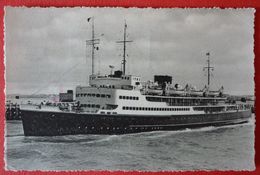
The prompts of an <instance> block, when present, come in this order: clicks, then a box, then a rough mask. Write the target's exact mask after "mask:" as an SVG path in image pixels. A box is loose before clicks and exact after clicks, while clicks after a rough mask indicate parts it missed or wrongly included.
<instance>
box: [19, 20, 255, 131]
mask: <svg viewBox="0 0 260 175" xmlns="http://www.w3.org/2000/svg"><path fill="white" fill-rule="evenodd" d="M91 20H92V38H91V40H87V41H86V43H87V45H90V46H91V48H92V49H91V52H92V54H91V55H92V74H91V75H90V76H89V85H87V86H77V87H76V89H75V99H74V100H73V102H66V103H65V102H64V103H62V102H61V103H59V104H54V105H48V106H47V105H42V104H41V105H36V106H34V107H28V106H27V107H25V106H21V118H22V124H23V130H24V135H25V136H58V135H75V134H130V133H138V132H150V131H166V130H167V131H169V130H180V129H186V128H200V127H206V126H223V125H234V124H241V123H246V122H248V121H249V119H250V118H251V108H250V105H248V104H247V103H242V104H241V103H240V104H236V103H234V102H231V101H229V100H228V95H227V94H224V88H223V87H221V88H220V89H219V90H216V91H212V90H211V89H210V72H211V71H212V69H213V67H212V66H211V65H210V53H207V54H206V56H207V57H208V58H207V66H206V67H204V69H205V71H207V75H208V81H207V85H206V86H205V87H204V88H203V89H201V90H197V89H196V88H194V87H193V86H192V85H189V84H187V85H186V86H185V87H184V88H182V86H181V85H179V84H177V83H175V84H174V83H173V81H172V77H171V76H168V75H155V76H154V80H153V81H151V80H149V81H147V82H144V81H141V77H140V76H136V75H131V74H126V57H127V54H126V44H127V43H128V42H132V41H129V40H127V35H126V33H127V32H126V30H127V24H126V23H125V24H124V35H123V40H122V41H118V43H121V44H122V45H123V60H122V62H121V64H122V69H121V70H118V71H113V68H114V67H113V66H109V67H110V68H111V73H110V74H109V75H102V74H100V73H97V74H96V73H95V71H94V68H95V66H94V55H95V51H96V50H97V48H98V47H97V44H99V39H97V38H96V37H95V32H94V18H92V19H91Z"/></svg>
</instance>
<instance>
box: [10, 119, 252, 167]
mask: <svg viewBox="0 0 260 175" xmlns="http://www.w3.org/2000/svg"><path fill="white" fill-rule="evenodd" d="M5 160H6V161H5V162H6V169H8V170H143V171H161V170H170V171H171V170H175V171H176V170H245V169H246V170H253V169H254V168H255V164H254V121H253V120H252V121H250V122H249V123H246V124H241V125H234V126H225V127H218V128H217V127H206V128H201V129H194V130H193V129H186V130H182V131H156V132H148V133H138V134H128V135H73V136H56V137H25V136H23V129H22V123H21V121H8V122H7V124H6V146H5Z"/></svg>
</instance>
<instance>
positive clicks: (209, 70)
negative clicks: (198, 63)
mask: <svg viewBox="0 0 260 175" xmlns="http://www.w3.org/2000/svg"><path fill="white" fill-rule="evenodd" d="M206 56H208V60H207V63H208V65H207V66H206V67H204V68H203V70H204V71H205V70H207V74H208V87H209V86H210V72H211V71H213V70H214V67H211V66H210V53H209V52H208V53H206Z"/></svg>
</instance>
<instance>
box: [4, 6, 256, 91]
mask: <svg viewBox="0 0 260 175" xmlns="http://www.w3.org/2000/svg"><path fill="white" fill-rule="evenodd" d="M88 17H94V18H95V20H94V23H95V37H96V38H99V39H100V44H99V50H98V51H96V53H95V70H96V73H98V72H100V73H102V74H109V73H110V69H109V65H113V66H115V70H120V69H121V61H122V55H123V47H122V45H120V44H118V43H116V41H119V40H122V39H123V27H124V23H125V22H126V23H127V26H128V27H127V38H128V39H129V40H133V42H131V43H129V44H127V58H126V59H127V65H126V73H128V74H133V75H138V76H141V79H142V81H147V80H153V76H154V75H170V76H172V77H173V84H176V83H178V84H180V85H182V86H185V85H186V84H187V83H188V84H191V85H193V86H195V87H196V88H197V89H202V88H203V87H204V86H205V85H206V84H207V76H206V72H204V71H203V67H205V66H206V60H207V56H206V53H207V52H210V59H211V65H212V66H213V67H214V70H213V72H212V76H211V89H212V90H218V89H219V88H220V87H221V86H224V91H225V93H230V94H233V95H253V94H254V53H253V46H254V38H253V35H254V9H188V8H187V9H177V8H176V9H152V8H144V9H141V8H139V9H138V8H128V9H127V8H80V7H78V8H26V7H6V8H5V19H4V20H5V21H4V22H5V65H6V69H5V74H6V76H5V78H6V93H7V94H14V93H15V94H49V93H52V94H53V93H54V94H58V93H59V92H66V90H67V89H75V87H76V86H77V85H87V84H88V76H89V75H90V74H91V50H90V47H87V46H86V43H85V42H86V40H87V39H91V23H90V22H88V21H87V18H88Z"/></svg>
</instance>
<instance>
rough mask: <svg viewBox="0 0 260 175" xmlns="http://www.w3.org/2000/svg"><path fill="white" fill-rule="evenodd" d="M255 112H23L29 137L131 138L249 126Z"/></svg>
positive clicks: (25, 131) (25, 133) (23, 119)
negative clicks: (130, 135) (140, 134)
mask: <svg viewBox="0 0 260 175" xmlns="http://www.w3.org/2000/svg"><path fill="white" fill-rule="evenodd" d="M250 117H251V111H239V112H232V113H218V114H206V115H182V116H180V115H179V116H138V115H118V114H117V115H102V114H77V113H59V112H44V111H26V110H24V111H22V122H23V129H24V135H25V136H57V135H71V134H127V133H137V132H147V131H156V130H179V129H184V128H197V127H205V126H223V125H231V124H239V123H245V122H247V121H248V119H249V118H250Z"/></svg>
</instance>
